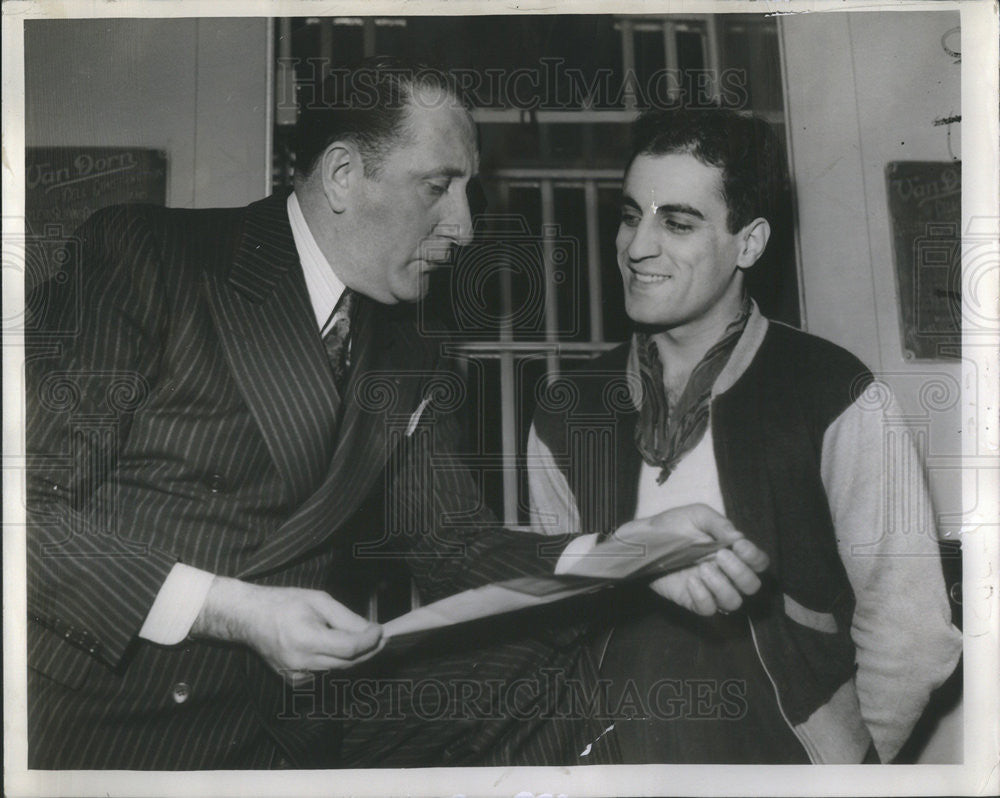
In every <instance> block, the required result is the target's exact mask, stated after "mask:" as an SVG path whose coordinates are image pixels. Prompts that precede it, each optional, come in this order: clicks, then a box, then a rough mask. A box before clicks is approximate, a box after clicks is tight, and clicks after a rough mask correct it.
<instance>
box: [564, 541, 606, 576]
mask: <svg viewBox="0 0 1000 798" xmlns="http://www.w3.org/2000/svg"><path fill="white" fill-rule="evenodd" d="M596 545H597V533H596V532H595V533H594V534H591V535H580V537H578V538H574V539H573V541H572V542H571V543H570V544H569V545H568V546H567V547H566V548H565V549H563V553H562V554H561V555H559V561H558V562H557V563H556V570H555V572H556V573H557V574H564V573H566V572H567V571H568V570H569V569H570V568H572V567H573V566H574V565H576V564H577V563H578V562H579V561H580V560H582V559H583V558H584V557H585V556H586V555H587V554H589V553H590V550H591V549H593V548H594V546H596Z"/></svg>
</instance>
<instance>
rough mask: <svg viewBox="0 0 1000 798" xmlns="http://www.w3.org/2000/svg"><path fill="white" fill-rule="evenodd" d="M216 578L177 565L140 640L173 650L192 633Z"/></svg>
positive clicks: (182, 565) (158, 598)
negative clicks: (173, 647)
mask: <svg viewBox="0 0 1000 798" xmlns="http://www.w3.org/2000/svg"><path fill="white" fill-rule="evenodd" d="M214 578H215V574H213V573H210V572H208V571H202V570H201V569H200V568H192V567H191V566H190V565H184V563H175V564H174V567H173V568H172V569H171V571H170V573H169V574H167V578H166V581H164V583H163V586H162V587H161V588H160V592H159V593H157V594H156V599H155V600H154V601H153V606H152V607H150V608H149V614H148V615H147V616H146V622H145V623H144V624H143V625H142V629H140V630H139V637H141V638H143V639H145V640H149V641H150V642H152V643H159V644H160V645H161V646H174V645H177V644H178V643H180V642H181V641H182V640H183V639H184V638H185V637H187V636H188V634H189V633H190V632H191V627H192V626H193V625H194V622H195V619H196V618H197V617H198V613H199V612H201V608H202V606H203V605H204V604H205V598H206V597H207V596H208V589H209V588H210V587H211V586H212V579H214Z"/></svg>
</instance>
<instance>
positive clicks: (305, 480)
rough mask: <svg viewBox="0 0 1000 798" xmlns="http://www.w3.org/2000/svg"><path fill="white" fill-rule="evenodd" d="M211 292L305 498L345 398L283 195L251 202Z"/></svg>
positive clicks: (319, 473) (285, 469) (249, 397)
mask: <svg viewBox="0 0 1000 798" xmlns="http://www.w3.org/2000/svg"><path fill="white" fill-rule="evenodd" d="M208 293H209V298H210V305H211V308H212V313H213V315H214V317H215V322H216V327H217V330H218V333H219V337H220V339H221V341H222V345H223V348H224V350H225V353H226V357H227V359H228V361H229V366H230V369H231V370H232V373H233V376H234V378H235V380H236V382H237V384H238V385H239V388H240V391H241V392H242V394H243V398H244V400H245V401H246V403H247V405H248V407H249V408H250V411H251V413H252V414H253V417H254V419H255V420H256V422H257V425H258V426H259V428H260V431H261V433H262V434H263V436H264V439H265V441H266V442H267V446H268V449H269V451H270V453H271V457H272V458H273V459H274V462H275V465H276V466H277V468H278V471H279V472H280V473H281V475H282V477H283V479H284V481H285V483H286V484H287V485H288V487H289V489H290V495H291V499H292V502H293V503H294V504H298V503H299V502H301V501H302V500H303V499H304V498H305V497H306V496H307V495H309V493H310V492H311V491H312V490H313V489H314V488H315V486H316V485H317V484H318V483H319V482H320V480H321V479H322V478H323V475H324V473H325V472H326V469H327V466H328V464H329V462H330V458H331V457H332V455H333V448H334V434H335V431H336V418H337V411H338V405H339V399H338V397H337V392H336V389H335V388H334V384H333V377H332V374H331V371H330V366H329V363H328V362H327V359H326V353H325V351H324V349H323V343H322V341H321V340H320V337H319V334H318V331H317V329H316V323H315V318H314V315H313V310H312V306H311V304H310V301H309V295H308V291H307V289H306V286H305V280H304V278H303V276H302V269H301V266H300V265H299V259H298V255H297V253H296V251H295V242H294V239H293V238H292V231H291V228H290V226H289V224H288V216H287V212H286V210H285V200H284V198H283V197H269V198H268V199H266V200H262V201H260V202H257V203H254V204H253V205H251V206H250V207H249V208H248V209H247V215H246V219H245V222H244V226H243V230H242V233H241V235H240V237H239V241H238V243H237V246H236V254H235V257H234V259H233V261H232V264H231V266H230V268H229V270H228V272H226V273H222V274H216V275H214V276H212V277H210V278H209V291H208Z"/></svg>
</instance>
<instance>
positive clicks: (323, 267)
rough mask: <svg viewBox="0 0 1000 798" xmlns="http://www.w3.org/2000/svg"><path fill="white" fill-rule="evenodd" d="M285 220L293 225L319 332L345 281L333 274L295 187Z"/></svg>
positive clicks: (331, 310)
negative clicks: (296, 194)
mask: <svg viewBox="0 0 1000 798" xmlns="http://www.w3.org/2000/svg"><path fill="white" fill-rule="evenodd" d="M288 221H289V223H290V224H291V226H292V238H294V239H295V249H296V251H297V252H298V254H299V260H300V261H301V262H302V274H303V275H304V276H305V278H306V289H307V290H308V291H309V301H310V302H311V303H312V308H313V313H314V314H315V315H316V326H317V327H318V328H319V331H320V333H322V332H323V326H324V325H325V324H326V323H327V321H328V320H329V319H330V316H331V314H332V313H333V309H334V308H335V307H336V305H337V301H338V300H339V299H340V295H341V294H343V293H344V284H343V283H342V282H341V281H340V278H339V277H337V275H336V274H334V271H333V267H332V266H331V265H330V261H328V260H327V259H326V256H325V255H324V254H323V251H322V250H321V249H320V248H319V244H317V243H316V239H315V238H314V237H313V234H312V231H311V230H310V229H309V225H308V224H306V217H305V216H303V215H302V208H301V207H300V206H299V200H298V197H296V196H295V192H294V191H293V192H292V193H291V194H290V195H289V197H288Z"/></svg>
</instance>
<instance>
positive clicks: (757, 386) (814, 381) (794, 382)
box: [720, 321, 874, 429]
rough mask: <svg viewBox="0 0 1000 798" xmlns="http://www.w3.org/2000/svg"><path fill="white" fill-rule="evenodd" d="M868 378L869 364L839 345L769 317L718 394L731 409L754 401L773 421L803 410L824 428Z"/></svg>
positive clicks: (870, 378)
mask: <svg viewBox="0 0 1000 798" xmlns="http://www.w3.org/2000/svg"><path fill="white" fill-rule="evenodd" d="M873 380H874V376H873V375H872V372H871V370H870V369H869V368H868V367H867V366H866V365H865V364H864V363H863V362H862V361H861V360H860V359H859V358H858V357H856V356H855V355H853V354H852V353H851V352H849V351H848V350H846V349H844V348H843V347H841V346H838V345H837V344H835V343H833V342H832V341H828V340H826V339H825V338H821V337H819V336H817V335H813V334H811V333H807V332H804V331H803V330H799V329H797V328H795V327H791V326H789V325H786V324H783V323H780V322H773V321H772V322H770V323H769V324H768V328H767V332H766V333H765V335H764V338H763V340H762V342H761V344H760V347H759V349H758V351H757V353H756V354H755V356H754V358H753V361H752V362H751V364H750V365H749V367H748V368H747V369H746V370H745V371H744V373H743V375H742V376H741V377H740V379H739V380H737V381H736V383H735V384H734V385H733V387H732V388H731V389H729V390H728V391H726V392H725V393H724V394H723V395H722V396H721V397H720V398H721V399H723V402H724V404H725V405H726V407H727V408H728V412H735V413H737V415H742V414H743V413H744V412H750V411H749V408H752V407H756V408H758V409H763V410H765V411H766V413H767V414H768V415H770V416H771V417H773V418H774V419H776V420H778V421H781V420H782V419H783V420H784V422H789V421H790V420H791V419H793V418H799V417H800V416H804V417H805V418H810V419H812V424H814V425H815V426H816V428H817V429H825V428H826V426H827V425H828V424H829V423H831V422H832V421H833V419H835V418H836V417H837V416H839V415H840V414H841V413H842V412H843V411H844V410H846V409H847V408H848V407H849V406H850V405H852V404H853V403H855V402H856V401H857V400H858V398H859V397H860V396H861V395H862V394H863V393H864V391H865V390H866V389H867V388H868V386H869V385H871V383H872V381H873ZM761 397H765V398H764V399H763V401H762V400H761ZM739 408H742V409H739ZM784 422H782V423H784Z"/></svg>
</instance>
